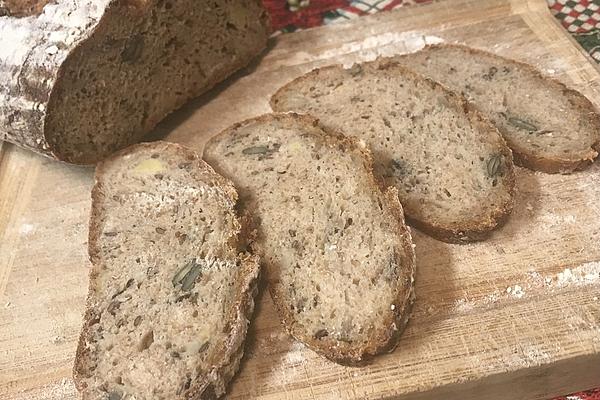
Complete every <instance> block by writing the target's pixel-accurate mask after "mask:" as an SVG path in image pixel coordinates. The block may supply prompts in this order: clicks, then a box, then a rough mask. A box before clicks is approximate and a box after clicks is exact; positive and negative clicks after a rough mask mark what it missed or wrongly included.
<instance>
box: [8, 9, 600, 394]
mask: <svg viewBox="0 0 600 400" xmlns="http://www.w3.org/2000/svg"><path fill="white" fill-rule="evenodd" d="M441 41H444V42H460V43H465V44H468V45H471V46H474V47H479V48H482V49H488V50H491V51H493V52H496V53H498V54H501V55H505V56H509V57H513V58H517V59H520V60H523V61H526V62H529V63H532V64H534V65H536V66H538V67H539V68H541V69H542V70H543V71H545V73H547V74H548V75H552V76H554V77H556V78H558V79H560V80H562V81H564V82H565V83H567V84H568V85H570V86H573V87H575V88H577V89H579V90H581V91H582V92H583V93H584V94H585V95H586V96H588V97H589V98H590V99H591V100H592V102H594V103H595V104H596V105H597V106H600V73H599V71H598V70H597V69H596V67H595V65H593V64H592V63H591V62H590V60H589V59H588V58H587V55H585V53H584V52H583V51H582V50H581V49H580V48H578V47H577V46H576V44H575V43H574V42H573V40H572V39H571V38H570V37H569V36H568V34H567V33H566V32H565V31H563V30H562V28H561V27H560V26H558V24H557V23H556V22H555V21H554V19H553V18H552V16H551V15H550V13H549V12H548V11H547V8H546V5H545V2H544V1H543V0H528V1H526V0H523V1H520V0H489V1H482V0H455V1H451V2H450V1H449V2H438V3H434V4H432V5H427V6H414V7H408V8H404V9H400V10H399V11H396V12H389V13H382V14H377V15H375V16H372V17H365V18H361V19H359V20H356V21H353V22H351V23H346V24H338V25H333V26H327V27H321V28H316V29H313V30H307V31H303V32H299V33H295V34H291V35H283V36H279V37H276V38H274V39H273V40H272V42H271V47H270V50H269V51H268V52H267V53H266V54H265V55H264V56H263V58H262V59H260V60H258V61H257V62H256V63H255V64H254V65H253V66H252V67H251V68H249V69H248V70H246V71H244V72H243V73H240V74H238V75H237V76H235V77H234V78H233V79H230V80H229V81H227V82H226V83H224V84H222V85H220V86H219V87H218V88H217V89H216V90H213V91H212V92H211V93H209V94H207V95H206V96H204V97H202V98H200V99H197V100H195V101H193V102H192V103H190V104H188V105H187V106H185V107H184V108H183V109H181V110H180V111H178V112H177V113H175V114H173V115H171V116H170V117H169V118H168V119H167V120H166V121H165V122H164V123H162V124H161V125H160V127H159V128H158V129H157V130H156V132H155V133H154V137H160V136H162V135H166V138H167V139H168V140H171V141H175V142H180V143H184V144H187V145H189V146H192V147H194V148H196V149H198V150H201V149H202V146H203V144H204V143H205V142H206V140H207V139H208V138H209V137H210V136H211V135H214V134H216V133H218V132H219V131H220V130H221V129H223V128H225V127H226V126H228V125H229V124H231V123H233V122H235V121H238V120H240V119H243V118H247V117H251V116H255V115H258V114H261V113H264V112H268V111H269V107H268V98H269V96H270V94H272V93H273V92H274V91H275V90H276V89H277V88H278V87H279V86H281V85H282V84H284V83H286V82H287V81H289V80H291V79H292V78H294V77H296V76H298V75H299V74H302V73H304V72H307V71H309V70H311V69H312V68H314V67H317V66H322V65H326V64H331V63H346V64H348V63H351V62H353V61H356V60H368V59H373V58H374V57H376V56H378V55H391V54H397V53H404V52H408V51H413V50H416V49H418V48H419V47H421V46H422V45H423V44H424V43H425V42H428V43H429V42H441ZM517 180H518V189H519V195H518V199H517V205H516V208H515V211H514V214H513V215H512V217H511V218H510V220H509V222H508V224H507V225H506V226H505V227H503V228H502V229H500V230H498V231H497V232H496V233H495V234H494V235H493V236H492V238H491V239H490V240H488V241H486V242H484V243H479V244H470V245H450V244H445V243H441V242H438V241H435V240H433V239H431V238H429V237H427V236H425V235H423V234H421V233H420V232H418V231H414V237H415V243H416V246H417V247H416V250H417V260H418V274H417V281H416V285H417V287H416V291H417V301H416V304H415V310H414V315H413V317H412V319H411V321H410V323H409V325H408V329H407V331H406V332H405V334H404V336H403V337H402V339H401V341H400V345H399V347H398V348H397V349H396V351H394V352H393V353H391V354H388V355H385V356H382V357H379V358H377V359H376V360H375V361H374V362H373V363H372V364H370V365H368V366H366V367H362V368H352V367H342V366H338V365H336V364H333V363H331V362H329V361H327V360H325V359H323V358H321V357H319V356H317V355H316V354H314V353H313V352H311V351H310V350H308V349H306V348H304V347H303V346H302V345H300V344H298V343H294V342H293V341H292V340H291V339H290V338H289V337H288V336H287V335H286V334H285V333H284V331H283V330H282V328H281V326H280V324H279V322H278V320H277V317H276V315H275V313H274V309H273V305H272V302H271V300H270V298H269V296H268V294H265V293H264V292H263V294H262V295H260V300H259V302H258V304H259V306H258V310H257V317H256V319H255V321H254V322H253V324H252V329H251V334H250V337H249V339H248V345H247V348H246V356H245V359H244V361H243V363H242V367H241V370H240V373H239V374H238V376H237V378H236V379H235V381H234V382H233V384H232V385H231V386H230V394H229V398H232V399H243V398H258V399H380V398H397V399H402V400H407V399H440V398H443V399H465V400H468V399H478V400H485V399H546V398H550V397H552V396H555V395H559V394H566V393H570V392H573V391H576V390H581V389H586V388H590V387H594V386H600V184H599V182H600V164H599V163H596V164H595V165H593V166H592V167H591V168H590V169H588V170H586V171H583V172H579V173H576V174H573V175H569V176H560V175H546V174H542V173H533V172H530V171H527V170H524V169H519V170H518V171H517ZM91 185H92V170H91V169H89V168H80V167H73V166H68V165H64V164H60V163H56V162H53V161H50V160H47V159H45V158H42V157H40V156H38V155H34V154H32V153H29V152H27V151H24V150H20V149H18V148H15V147H14V146H12V145H8V144H3V145H1V147H0V398H1V399H7V400H16V399H19V400H21V399H23V400H24V399H28V400H30V399H31V400H36V399H76V398H77V394H76V392H75V389H74V386H73V383H72V381H71V378H70V377H71V366H72V362H73V356H74V352H75V346H76V339H77V336H78V334H79V329H80V324H81V317H82V312H83V309H84V299H85V294H86V292H87V274H88V270H89V262H88V260H87V255H86V245H87V220H88V211H89V207H90V194H89V192H90V188H91Z"/></svg>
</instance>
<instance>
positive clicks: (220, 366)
mask: <svg viewBox="0 0 600 400" xmlns="http://www.w3.org/2000/svg"><path fill="white" fill-rule="evenodd" d="M165 148H172V149H174V150H175V151H177V152H181V153H182V154H184V155H185V156H186V157H187V158H188V159H190V160H193V161H197V162H199V163H200V164H199V165H200V166H202V168H205V170H206V171H208V172H209V173H211V174H212V177H213V182H212V183H213V184H214V185H215V187H218V188H220V189H221V190H222V191H223V192H224V193H225V194H226V195H227V196H228V197H229V198H230V199H231V200H232V203H234V204H235V202H236V201H237V192H236V190H235V188H234V186H233V184H232V183H231V182H230V181H229V180H228V179H226V178H224V177H222V176H221V175H219V174H217V173H216V172H215V171H214V170H213V169H212V167H210V166H209V165H208V164H206V163H205V162H203V161H202V160H201V157H200V156H199V155H198V154H197V153H196V152H194V151H192V150H190V149H188V148H185V147H184V146H181V145H179V144H175V143H168V142H162V141H157V142H151V143H140V144H136V145H133V146H130V147H128V148H125V149H123V150H121V151H119V152H117V153H115V154H113V155H111V156H110V157H109V158H107V159H106V160H105V161H103V162H101V163H99V164H98V166H97V168H96V173H95V184H94V187H93V189H92V194H91V197H92V209H91V213H90V222H89V239H88V253H89V257H90V261H91V262H92V268H91V270H90V286H89V292H88V296H87V299H86V310H85V314H84V318H83V328H82V330H81V334H80V336H79V341H78V346H77V351H76V355H75V362H74V366H73V380H74V382H75V386H76V388H77V389H78V390H79V391H80V392H82V393H83V399H84V400H86V399H88V398H89V397H88V396H87V395H86V393H85V389H86V384H85V382H84V379H85V378H86V372H87V368H88V365H87V364H86V360H87V355H88V353H89V352H90V349H88V348H87V346H86V343H87V341H86V339H87V338H88V337H89V335H90V329H91V326H92V325H93V323H94V319H95V318H97V317H99V316H100V315H101V314H98V315H96V314H95V313H94V309H95V304H94V302H93V297H92V294H93V288H92V285H93V282H94V280H95V278H96V277H97V276H98V272H99V271H98V270H97V268H96V266H95V262H97V261H98V259H99V251H100V250H99V246H98V238H99V235H100V233H101V228H100V226H99V220H100V215H101V213H102V212H103V211H102V209H100V207H99V205H100V204H101V202H100V197H101V196H103V187H102V178H103V176H104V174H105V169H106V166H107V164H109V163H111V162H113V161H115V160H117V159H119V158H121V157H123V156H126V155H128V154H132V153H135V152H139V151H153V152H155V151H159V152H160V151H164V149H165ZM244 229H245V227H244V226H241V227H240V232H241V231H243V230H244ZM240 232H238V234H240ZM259 273H260V268H259V258H258V256H256V255H250V254H247V253H246V254H245V255H244V258H242V260H241V266H240V271H239V272H238V278H239V279H240V282H239V288H240V290H239V291H238V292H236V295H235V298H234V300H233V304H234V305H233V313H232V315H230V316H229V318H230V320H231V322H232V323H231V326H232V328H231V333H230V334H229V336H228V337H227V340H226V342H225V343H224V345H223V347H222V348H220V349H215V351H214V354H221V355H222V356H221V357H219V358H218V359H216V360H213V363H212V366H211V367H210V369H209V370H208V372H207V373H206V374H205V375H204V376H203V377H202V379H200V380H197V381H192V382H191V385H190V388H189V389H188V391H187V392H185V393H184V394H182V395H181V396H180V397H178V398H181V399H184V398H185V399H194V400H196V399H197V400H200V399H216V398H219V397H221V396H222V395H223V394H224V393H225V390H226V387H227V384H228V383H229V381H230V380H231V379H232V378H233V376H234V375H235V373H236V372H237V369H238V367H239V364H240V360H241V358H242V356H243V353H244V342H245V338H246V334H247V332H248V326H249V323H250V320H251V317H252V314H253V311H254V297H255V295H256V294H257V291H258V286H257V285H258V280H259Z"/></svg>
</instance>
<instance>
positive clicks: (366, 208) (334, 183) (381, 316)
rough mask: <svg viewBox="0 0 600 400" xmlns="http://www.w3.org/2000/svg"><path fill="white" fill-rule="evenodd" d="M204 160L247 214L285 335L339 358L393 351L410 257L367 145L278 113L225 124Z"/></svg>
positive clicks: (390, 194)
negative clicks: (233, 190)
mask: <svg viewBox="0 0 600 400" xmlns="http://www.w3.org/2000/svg"><path fill="white" fill-rule="evenodd" d="M204 158H205V159H206V160H207V161H208V162H209V163H210V164H212V165H213V166H214V168H215V170H217V171H218V172H220V173H221V174H223V175H224V176H227V177H230V178H231V179H232V180H233V182H234V184H235V185H236V188H237V189H238V191H239V193H240V206H241V208H242V209H244V210H246V211H247V212H249V213H250V214H251V216H252V217H253V219H254V224H253V225H252V226H253V227H254V228H255V229H256V230H257V238H256V240H255V241H254V242H253V243H252V246H253V248H254V249H256V251H257V254H258V255H260V256H261V260H262V262H263V263H264V266H265V267H266V270H267V276H268V283H269V288H270V291H271V295H272V298H273V300H274V303H275V305H276V307H277V310H278V313H279V316H280V317H281V320H282V322H283V325H284V326H285V328H286V329H287V330H288V331H289V332H290V334H291V335H292V336H294V337H295V338H296V339H298V340H300V341H302V342H303V343H305V344H306V345H307V346H308V347H310V348H311V349H313V350H315V351H317V352H319V353H321V354H322V355H324V356H325V357H328V358H330V359H331V360H334V361H337V362H340V363H349V364H355V363H361V362H363V361H365V360H367V359H368V358H370V357H371V356H373V355H375V354H379V353H381V352H384V351H391V350H392V349H393V348H394V347H395V346H396V344H397V341H398V338H399V335H400V333H401V332H402V330H403V329H404V326H405V324H406V321H407V319H408V317H409V313H410V306H411V304H412V301H413V277H414V273H415V260H414V251H413V248H412V239H411V235H410V232H409V230H408V229H407V227H406V226H405V224H404V218H403V215H402V206H401V205H400V203H399V201H398V196H397V193H396V189H387V190H382V189H380V187H379V186H378V184H377V183H376V181H375V178H374V176H373V174H372V163H371V159H370V155H369V152H368V151H367V150H366V149H365V148H364V147H363V146H360V145H358V144H357V142H355V141H354V140H351V139H349V138H346V137H344V136H342V135H339V134H335V133H330V132H326V131H324V130H323V129H322V128H321V127H320V126H319V125H318V122H317V121H316V120H315V119H313V118H310V117H306V116H298V115H295V114H279V115H264V116H261V117H258V118H255V119H251V120H248V121H245V122H241V123H239V124H236V125H234V126H233V127H231V128H229V129H227V130H226V131H225V132H223V133H221V134H220V135H218V136H216V137H215V138H213V139H211V140H210V141H209V143H208V144H207V145H206V147H205V149H204Z"/></svg>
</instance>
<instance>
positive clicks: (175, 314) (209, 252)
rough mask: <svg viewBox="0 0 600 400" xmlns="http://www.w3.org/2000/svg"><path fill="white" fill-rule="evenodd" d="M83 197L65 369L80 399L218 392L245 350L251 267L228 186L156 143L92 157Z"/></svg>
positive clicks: (188, 154)
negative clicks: (77, 311) (88, 197)
mask: <svg viewBox="0 0 600 400" xmlns="http://www.w3.org/2000/svg"><path fill="white" fill-rule="evenodd" d="M92 198H93V202H92V214H91V220H90V237H89V252H90V259H91V261H92V264H93V266H92V271H91V274H90V279H91V281H90V291H89V296H88V304H87V310H86V314H85V321H84V326H83V331H82V334H81V338H80V342H79V347H78V349H77V358H76V361H75V367H74V376H75V382H76V384H77V387H78V389H79V390H80V391H81V392H82V394H83V399H84V400H85V399H90V400H91V399H93V400H130V399H137V400H143V399H144V400H160V399H165V400H173V399H192V398H193V399H200V398H202V399H204V398H215V397H219V396H220V395H222V394H223V393H224V391H225V386H226V384H227V382H228V381H229V380H230V379H231V378H232V377H233V375H234V373H235V372H236V370H237V368H238V365H239V362H240V359H241V357H242V353H243V344H244V340H245V336H246V331H247V327H248V318H249V317H250V315H251V314H252V311H253V307H254V300H253V295H254V292H255V290H256V279H257V275H258V272H259V267H258V260H257V259H256V258H254V257H252V256H249V255H247V254H245V253H244V252H243V248H244V247H245V245H246V244H245V243H244V242H243V241H242V240H241V239H240V229H241V227H240V222H239V221H238V218H237V217H236V213H235V211H234V206H235V204H236V199H237V194H236V191H235V189H234V188H233V186H232V184H231V183H230V182H229V181H227V180H226V179H224V178H223V177H221V176H219V175H217V174H216V173H215V172H214V171H213V170H212V168H210V167H209V166H208V165H207V164H206V163H204V162H203V161H202V160H201V159H200V158H199V157H198V156H197V155H196V154H195V153H193V152H192V151H190V150H187V149H185V148H183V147H181V146H178V145H175V144H168V143H164V142H156V143H151V144H142V145H137V146H133V147H130V148H128V149H126V150H124V151H122V152H121V153H119V154H118V155H116V156H114V157H112V158H111V159H109V160H107V161H106V162H104V163H101V164H100V165H99V166H98V168H97V171H96V185H95V186H94V189H93V192H92Z"/></svg>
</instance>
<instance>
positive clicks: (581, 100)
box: [399, 43, 600, 174]
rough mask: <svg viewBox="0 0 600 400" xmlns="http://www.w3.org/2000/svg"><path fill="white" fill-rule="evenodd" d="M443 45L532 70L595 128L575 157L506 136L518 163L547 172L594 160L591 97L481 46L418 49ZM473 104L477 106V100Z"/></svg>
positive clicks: (596, 121) (599, 118) (599, 123)
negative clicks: (547, 153)
mask: <svg viewBox="0 0 600 400" xmlns="http://www.w3.org/2000/svg"><path fill="white" fill-rule="evenodd" d="M444 47H446V48H455V49H459V50H461V51H465V52H467V53H469V54H470V55H473V56H476V57H477V56H481V57H488V58H492V59H496V60H498V61H499V62H501V63H506V64H512V65H514V66H515V67H516V68H518V69H521V70H523V71H525V72H528V73H530V74H532V75H533V78H534V79H539V80H540V81H541V84H543V85H545V86H548V87H550V88H551V89H553V90H556V91H558V92H560V93H561V94H562V95H563V96H564V97H569V98H570V99H571V100H572V101H573V103H574V104H576V105H577V109H578V110H579V111H580V113H581V116H582V118H587V119H589V120H590V124H591V125H593V126H594V127H595V128H596V129H595V130H596V132H597V138H596V142H595V143H594V144H592V146H591V147H590V149H589V150H588V151H586V152H584V153H583V154H581V157H580V158H579V159H576V160H573V159H566V158H558V157H543V156H541V155H539V154H535V153H531V152H529V151H527V150H526V149H524V148H523V147H522V146H520V145H519V143H517V142H512V141H510V140H508V139H506V138H505V139H506V140H507V142H508V145H509V147H510V148H511V149H512V150H513V155H514V160H515V163H516V164H517V165H520V166H523V167H526V168H529V169H532V170H535V171H542V172H546V173H549V174H556V173H560V174H569V173H571V172H574V171H577V170H582V169H585V168H587V167H589V166H590V165H591V164H592V163H593V162H594V159H595V158H596V157H597V156H598V153H599V152H600V115H599V114H598V111H597V110H596V107H595V106H594V105H593V104H592V102H590V100H589V99H588V98H587V97H585V96H584V95H582V94H581V93H579V92H578V91H576V90H573V89H570V88H568V87H567V86H566V85H565V84H564V83H562V82H560V81H558V80H556V79H554V78H551V77H548V76H545V75H544V74H542V72H541V71H540V70H538V69H537V68H535V67H533V66H532V65H530V64H526V63H524V62H521V61H517V60H513V59H510V58H505V57H502V56H499V55H497V54H494V53H490V52H487V51H484V50H479V49H474V48H471V47H467V46H464V45H461V44H444V43H442V44H431V45H427V46H426V47H425V48H424V49H422V50H420V52H428V51H434V50H435V49H439V48H444ZM399 57H400V58H404V57H407V58H410V57H411V55H410V54H406V55H402V56H399ZM475 107H477V105H476V104H475Z"/></svg>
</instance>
